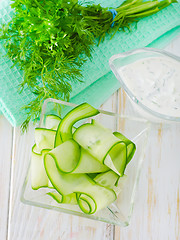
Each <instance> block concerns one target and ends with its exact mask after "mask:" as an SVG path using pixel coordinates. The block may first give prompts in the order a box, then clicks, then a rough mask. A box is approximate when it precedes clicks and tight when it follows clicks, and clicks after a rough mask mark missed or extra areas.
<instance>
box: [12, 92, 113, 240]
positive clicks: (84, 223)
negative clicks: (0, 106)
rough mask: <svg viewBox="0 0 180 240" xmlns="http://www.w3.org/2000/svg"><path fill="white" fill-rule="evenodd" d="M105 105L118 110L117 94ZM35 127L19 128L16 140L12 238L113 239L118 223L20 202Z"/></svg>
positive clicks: (13, 163)
mask: <svg viewBox="0 0 180 240" xmlns="http://www.w3.org/2000/svg"><path fill="white" fill-rule="evenodd" d="M101 108H102V109H106V110H111V111H112V110H113V111H115V110H116V94H115V95H114V96H113V97H111V99H109V100H108V101H107V102H106V103H105V104H103V106H102V107H101ZM33 138H34V129H33V127H32V128H31V129H30V131H28V133H27V134H25V135H23V136H21V134H20V129H19V128H16V129H15V137H14V140H15V144H14V149H13V161H12V169H13V175H12V181H11V195H10V218H9V231H8V239H9V240H41V239H42V240H50V239H53V240H71V239H73V240H81V239H86V238H87V239H88V240H95V239H98V240H111V239H113V234H114V226H112V225H110V224H106V223H102V222H96V221H93V220H88V219H84V218H80V217H76V216H71V215H68V214H61V213H59V212H56V211H50V210H46V209H41V208H37V207H31V206H29V205H25V204H23V203H21V202H20V195H21V188H22V184H23V181H24V178H25V173H26V170H27V167H28V163H29V159H27V155H28V153H29V151H30V150H31V149H30V148H31V146H32V145H33Z"/></svg>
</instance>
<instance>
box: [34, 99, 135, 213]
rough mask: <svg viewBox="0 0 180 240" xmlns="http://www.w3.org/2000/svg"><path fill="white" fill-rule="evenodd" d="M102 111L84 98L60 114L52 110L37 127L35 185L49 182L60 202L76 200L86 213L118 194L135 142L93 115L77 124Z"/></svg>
mask: <svg viewBox="0 0 180 240" xmlns="http://www.w3.org/2000/svg"><path fill="white" fill-rule="evenodd" d="M97 114H99V111H98V110H97V109H95V108H93V107H92V106H90V105H89V104H87V103H83V104H81V105H79V106H78V107H76V108H74V109H73V110H72V111H70V112H69V113H67V115H66V116H65V117H64V118H63V119H60V118H59V117H57V116H54V115H48V116H47V117H46V120H45V127H44V128H36V129H35V145H34V146H33V148H32V158H31V185H32V188H33V189H38V188H41V187H49V189H52V190H51V191H50V192H49V193H48V195H49V196H51V197H52V198H53V199H54V200H56V202H58V203H65V204H78V205H79V207H80V209H81V210H82V211H83V212H84V213H86V214H93V213H95V212H96V211H98V210H100V209H102V208H104V207H106V206H108V205H109V204H110V203H112V202H114V201H115V200H116V198H117V195H118V193H119V192H120V190H119V189H120V188H119V187H118V186H120V185H122V184H120V183H122V182H123V181H120V180H121V179H124V178H125V175H124V171H125V168H126V165H127V164H128V163H129V161H130V160H131V159H132V157H133V155H134V152H135V149H136V147H135V144H134V143H132V142H131V141H130V140H129V139H127V138H126V137H125V136H124V135H122V134H121V133H119V132H114V133H112V131H111V130H110V129H107V128H105V127H104V126H102V125H101V124H100V123H98V122H97V121H95V120H94V119H93V120H92V121H91V123H86V124H83V125H81V126H80V127H78V128H74V124H75V123H76V122H77V121H79V120H82V119H85V118H88V117H91V116H95V115H97Z"/></svg>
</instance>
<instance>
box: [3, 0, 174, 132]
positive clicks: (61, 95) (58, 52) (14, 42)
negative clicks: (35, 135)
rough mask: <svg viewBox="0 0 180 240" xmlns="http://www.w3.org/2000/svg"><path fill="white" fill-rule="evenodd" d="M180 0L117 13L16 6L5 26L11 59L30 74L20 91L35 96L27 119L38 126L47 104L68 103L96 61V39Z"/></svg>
mask: <svg viewBox="0 0 180 240" xmlns="http://www.w3.org/2000/svg"><path fill="white" fill-rule="evenodd" d="M172 2H176V0H162V1H160V2H159V1H158V0H151V1H146V2H143V0H126V1H125V2H124V3H123V4H121V5H120V6H119V7H117V8H116V11H117V15H116V17H115V19H114V26H113V27H111V26H112V13H111V12H110V11H109V10H108V9H107V8H102V7H101V6H100V5H95V4H89V5H86V6H85V5H84V4H80V3H78V0H56V1H54V0H15V1H14V2H13V3H12V4H11V7H12V8H14V13H15V14H14V16H13V18H12V20H11V21H10V22H9V23H8V24H7V25H3V26H2V28H1V29H0V30H1V34H0V39H4V40H5V47H6V49H7V55H8V56H9V57H10V59H11V60H12V61H13V62H14V65H17V66H18V67H19V68H20V69H21V70H23V72H24V78H23V82H22V83H21V85H20V90H22V89H23V88H24V87H25V86H27V87H28V88H29V89H30V90H31V92H32V93H34V95H35V99H34V100H32V101H31V102H30V103H29V104H28V105H27V106H25V107H24V108H25V109H26V112H27V119H26V120H25V122H24V123H23V124H22V129H26V128H27V126H28V124H29V121H30V120H31V119H33V120H37V119H38V118H39V114H40V112H41V108H42V104H43V101H44V100H45V99H46V98H49V97H51V98H56V99H63V100H66V101H68V100H69V96H70V92H71V83H72V81H81V79H82V74H81V67H82V65H83V63H84V62H85V61H86V59H87V58H88V57H89V58H90V57H91V52H92V49H93V46H94V44H95V39H99V43H100V42H101V41H102V40H103V39H104V38H105V35H106V34H107V33H109V34H111V35H112V37H113V36H114V34H115V33H116V32H117V31H119V30H124V29H125V28H129V26H130V24H131V23H132V22H134V21H138V20H139V19H140V18H142V17H146V16H149V15H151V14H154V13H156V12H158V11H160V10H161V9H162V8H164V7H167V6H168V5H170V4H171V3H172Z"/></svg>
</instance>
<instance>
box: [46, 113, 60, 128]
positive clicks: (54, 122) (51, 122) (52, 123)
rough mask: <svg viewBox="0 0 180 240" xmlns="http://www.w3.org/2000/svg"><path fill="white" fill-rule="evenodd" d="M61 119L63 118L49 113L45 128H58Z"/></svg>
mask: <svg viewBox="0 0 180 240" xmlns="http://www.w3.org/2000/svg"><path fill="white" fill-rule="evenodd" d="M60 121H61V118H60V117H58V116H56V115H53V114H50V115H47V116H46V119H45V128H46V129H51V130H57V128H58V126H59V123H60Z"/></svg>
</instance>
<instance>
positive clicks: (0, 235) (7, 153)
mask: <svg viewBox="0 0 180 240" xmlns="http://www.w3.org/2000/svg"><path fill="white" fill-rule="evenodd" d="M12 138H13V129H12V127H11V125H10V123H8V121H7V120H6V119H5V118H4V117H3V116H2V115H1V116H0V239H2V240H4V239H6V235H7V229H8V218H9V191H10V176H11V155H12V142H13V139H12Z"/></svg>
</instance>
